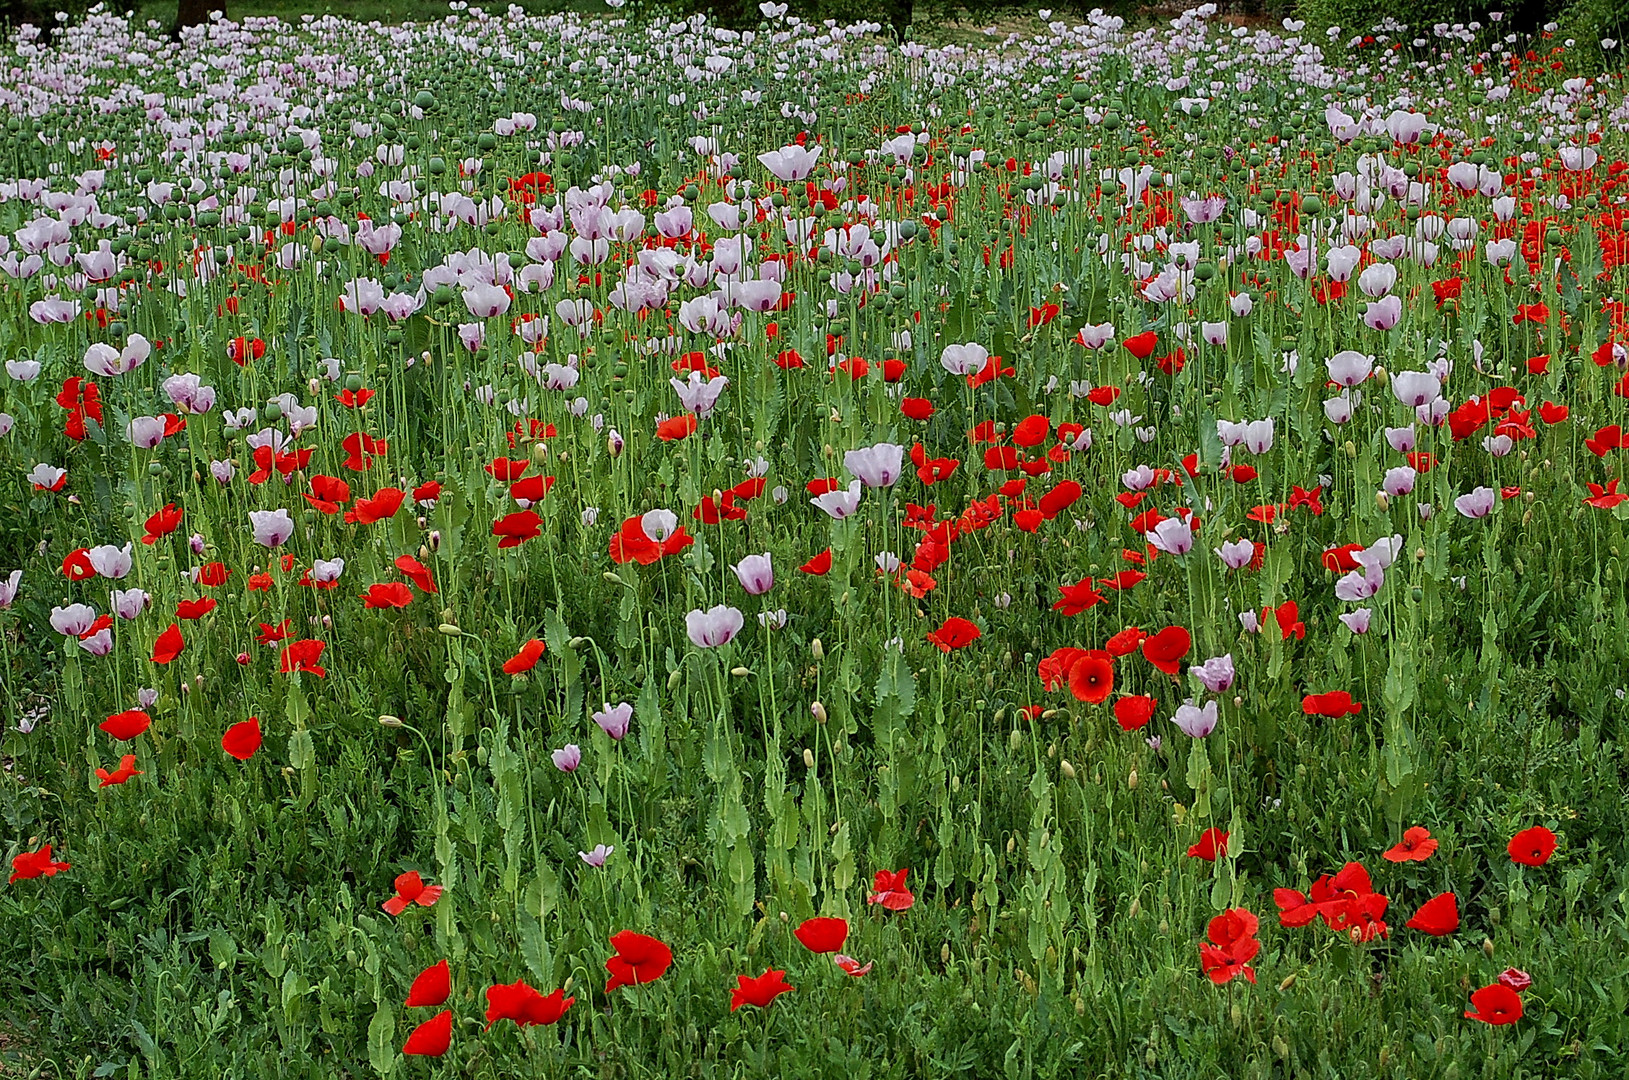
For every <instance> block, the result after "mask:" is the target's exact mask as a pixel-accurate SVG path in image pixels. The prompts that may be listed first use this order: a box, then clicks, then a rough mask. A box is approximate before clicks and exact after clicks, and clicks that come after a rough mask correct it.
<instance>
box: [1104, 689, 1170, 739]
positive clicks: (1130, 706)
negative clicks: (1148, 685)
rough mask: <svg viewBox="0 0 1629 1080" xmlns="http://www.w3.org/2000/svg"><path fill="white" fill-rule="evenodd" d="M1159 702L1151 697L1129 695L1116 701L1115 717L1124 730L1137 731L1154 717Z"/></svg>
mask: <svg viewBox="0 0 1629 1080" xmlns="http://www.w3.org/2000/svg"><path fill="white" fill-rule="evenodd" d="M1158 705H1159V702H1158V701H1157V700H1155V699H1154V698H1151V697H1144V696H1142V695H1135V694H1134V695H1128V696H1126V697H1123V698H1121V699H1120V700H1119V701H1116V702H1115V703H1114V719H1115V722H1116V723H1118V724H1119V725H1120V728H1121V730H1123V731H1136V730H1137V729H1139V728H1142V727H1146V726H1147V724H1148V722H1149V721H1150V720H1152V719H1154V709H1155V708H1156V707H1157V706H1158Z"/></svg>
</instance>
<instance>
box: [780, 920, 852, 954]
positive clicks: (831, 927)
mask: <svg viewBox="0 0 1629 1080" xmlns="http://www.w3.org/2000/svg"><path fill="white" fill-rule="evenodd" d="M793 933H794V934H796V935H797V939H798V940H799V941H801V942H803V947H804V948H805V949H808V950H809V951H810V952H812V953H834V952H836V951H837V950H838V949H841V948H842V947H843V942H844V941H846V940H848V920H847V919H834V918H828V917H824V916H822V917H817V918H813V919H805V920H803V923H802V925H801V926H799V927H798V928H797V929H796V930H794V931H793Z"/></svg>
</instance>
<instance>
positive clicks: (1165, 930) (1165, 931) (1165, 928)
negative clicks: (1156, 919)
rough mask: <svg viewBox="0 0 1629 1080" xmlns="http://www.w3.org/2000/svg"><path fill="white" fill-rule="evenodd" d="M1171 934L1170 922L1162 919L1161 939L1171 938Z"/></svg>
mask: <svg viewBox="0 0 1629 1080" xmlns="http://www.w3.org/2000/svg"><path fill="white" fill-rule="evenodd" d="M1170 934H1171V924H1170V923H1169V922H1168V921H1166V920H1165V919H1161V920H1160V937H1169V936H1170Z"/></svg>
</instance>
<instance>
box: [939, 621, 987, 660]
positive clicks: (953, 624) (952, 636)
mask: <svg viewBox="0 0 1629 1080" xmlns="http://www.w3.org/2000/svg"><path fill="white" fill-rule="evenodd" d="M981 636H982V633H981V631H980V630H979V628H978V627H977V626H975V625H974V624H973V623H972V622H970V621H968V620H967V619H963V618H961V617H959V616H956V615H952V616H951V617H950V618H948V619H946V620H945V621H944V625H942V626H940V627H939V629H937V630H929V631H928V640H929V641H931V642H933V643H934V644H935V645H937V646H938V647H939V651H940V652H950V651H951V650H952V649H961V648H965V647H967V646H968V645H971V644H973V642H975V641H977V640H978V639H979V638H980V637H981Z"/></svg>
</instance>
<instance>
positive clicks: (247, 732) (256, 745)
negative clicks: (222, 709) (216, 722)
mask: <svg viewBox="0 0 1629 1080" xmlns="http://www.w3.org/2000/svg"><path fill="white" fill-rule="evenodd" d="M221 749H222V750H225V751H226V752H227V753H228V754H230V755H232V756H233V757H235V758H237V759H238V760H239V761H248V760H249V759H250V758H252V757H254V756H255V751H256V750H259V749H260V718H259V717H255V716H251V717H249V719H247V720H242V721H239V722H238V723H236V724H233V725H232V726H231V727H229V728H227V729H226V734H225V735H222V736H221Z"/></svg>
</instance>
